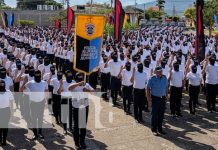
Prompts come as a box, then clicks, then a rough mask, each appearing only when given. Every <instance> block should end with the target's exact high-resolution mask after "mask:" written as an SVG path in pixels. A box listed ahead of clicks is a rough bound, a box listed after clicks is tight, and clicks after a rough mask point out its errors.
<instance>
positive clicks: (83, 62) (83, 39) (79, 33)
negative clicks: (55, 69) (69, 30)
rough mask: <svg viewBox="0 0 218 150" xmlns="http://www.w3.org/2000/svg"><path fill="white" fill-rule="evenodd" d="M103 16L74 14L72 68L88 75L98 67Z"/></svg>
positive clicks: (103, 22)
mask: <svg viewBox="0 0 218 150" xmlns="http://www.w3.org/2000/svg"><path fill="white" fill-rule="evenodd" d="M104 24H105V17H104V16H102V15H82V14H78V15H77V16H76V23H75V35H74V36H75V37H74V38H75V40H74V41H75V44H74V50H75V55H74V69H75V70H76V71H79V72H83V73H85V74H87V75H89V74H90V73H91V72H92V71H93V70H94V69H95V68H97V67H98V65H99V61H100V56H101V50H102V41H103V32H104Z"/></svg>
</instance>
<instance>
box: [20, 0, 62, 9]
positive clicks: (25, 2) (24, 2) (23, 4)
mask: <svg viewBox="0 0 218 150" xmlns="http://www.w3.org/2000/svg"><path fill="white" fill-rule="evenodd" d="M37 5H54V6H58V7H59V8H63V5H62V4H61V3H58V2H56V1H54V0H37V1H36V0H17V8H19V9H30V10H36V9H37Z"/></svg>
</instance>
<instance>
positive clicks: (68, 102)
mask: <svg viewBox="0 0 218 150" xmlns="http://www.w3.org/2000/svg"><path fill="white" fill-rule="evenodd" d="M61 105H62V106H61V122H62V123H63V127H64V130H65V131H67V123H68V127H69V130H70V131H72V124H73V122H72V99H71V98H62V99H61Z"/></svg>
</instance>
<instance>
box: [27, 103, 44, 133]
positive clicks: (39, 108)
mask: <svg viewBox="0 0 218 150" xmlns="http://www.w3.org/2000/svg"><path fill="white" fill-rule="evenodd" d="M44 108H45V101H44V100H43V101H41V102H33V101H31V102H30V112H31V121H32V128H33V133H34V135H35V136H36V137H37V136H38V134H42V124H43V114H44Z"/></svg>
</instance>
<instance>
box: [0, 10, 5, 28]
mask: <svg viewBox="0 0 218 150" xmlns="http://www.w3.org/2000/svg"><path fill="white" fill-rule="evenodd" d="M0 16H1V20H2V25H3V28H5V19H4V16H3V14H2V13H0Z"/></svg>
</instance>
